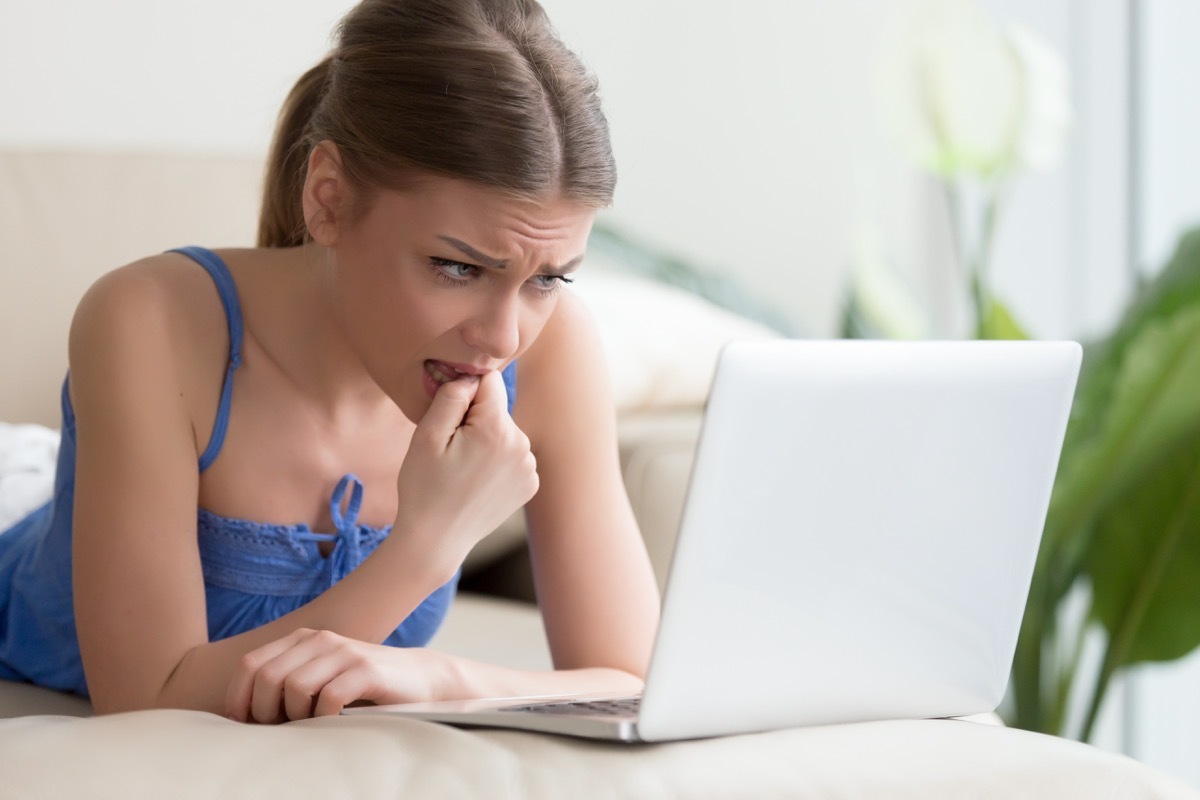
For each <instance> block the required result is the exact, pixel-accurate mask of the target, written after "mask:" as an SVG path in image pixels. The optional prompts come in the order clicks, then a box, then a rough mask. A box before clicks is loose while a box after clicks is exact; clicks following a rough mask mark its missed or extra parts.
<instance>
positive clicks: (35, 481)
mask: <svg viewBox="0 0 1200 800" xmlns="http://www.w3.org/2000/svg"><path fill="white" fill-rule="evenodd" d="M58 443H59V433H58V431H54V430H50V429H49V428H44V427H42V426H41V425H10V424H8V423H5V422H0V533H2V532H4V531H6V530H8V529H9V527H10V526H11V525H12V524H13V523H14V522H16V521H17V520H19V519H21V518H22V517H24V516H25V515H26V514H28V513H29V512H30V511H33V510H34V509H35V508H37V507H38V506H40V505H42V504H43V503H45V502H46V501H47V500H49V499H50V495H51V494H52V493H53V491H54V465H55V461H56V460H57V458H58Z"/></svg>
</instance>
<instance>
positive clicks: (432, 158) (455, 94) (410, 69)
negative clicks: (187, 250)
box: [258, 0, 617, 247]
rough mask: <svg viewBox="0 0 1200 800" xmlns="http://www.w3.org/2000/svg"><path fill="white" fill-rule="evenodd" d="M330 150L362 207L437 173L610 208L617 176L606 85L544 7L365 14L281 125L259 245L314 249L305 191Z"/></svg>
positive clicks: (419, 2) (367, 7)
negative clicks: (322, 152)
mask: <svg viewBox="0 0 1200 800" xmlns="http://www.w3.org/2000/svg"><path fill="white" fill-rule="evenodd" d="M322 141H329V142H332V143H333V144H334V145H336V146H337V148H338V152H339V153H340V154H341V159H342V169H343V171H344V173H345V175H346V179H347V182H348V183H349V185H350V186H351V188H353V189H354V190H355V191H356V192H357V193H361V194H360V195H359V197H360V198H367V197H369V196H370V193H371V192H372V191H373V190H376V189H380V188H391V189H395V188H399V187H401V186H403V185H405V183H406V182H407V181H408V180H409V178H410V176H412V175H416V174H430V175H440V176H445V177H450V178H456V179H459V180H464V181H468V182H471V183H475V184H478V185H481V186H489V187H495V188H497V189H500V190H503V191H507V192H510V193H513V194H515V195H517V196H520V197H523V198H546V197H551V196H554V195H557V194H562V195H565V197H566V198H568V199H570V200H571V201H573V202H576V203H579V204H582V205H584V206H587V207H589V208H603V207H604V206H607V205H608V204H609V203H611V202H612V196H613V188H614V186H615V184H616V177H617V176H616V166H615V164H614V163H613V157H612V146H611V144H610V142H609V135H608V123H607V121H606V120H605V118H604V114H603V113H602V112H601V110H600V98H599V92H598V87H597V86H596V81H595V78H593V77H592V76H591V74H590V73H588V71H587V69H586V68H585V67H584V66H583V64H582V63H581V62H580V61H579V59H578V58H577V57H576V56H575V55H574V54H573V53H572V52H571V51H570V50H568V49H567V47H566V45H564V44H563V43H562V41H560V40H559V39H558V37H557V36H556V35H555V33H554V31H553V29H552V28H551V27H550V24H549V21H548V20H547V19H546V15H545V12H544V11H543V10H542V7H541V6H540V5H539V4H538V3H537V1H536V0H361V1H360V2H359V3H358V5H356V6H354V8H352V9H351V10H350V11H349V12H348V13H347V15H346V17H345V18H344V19H343V20H342V22H341V23H340V24H339V26H338V31H337V42H336V44H335V46H334V48H333V51H332V52H331V54H330V55H329V56H328V57H326V58H325V60H324V61H322V62H321V63H320V64H317V66H315V67H313V68H312V69H310V70H309V71H308V72H306V73H305V74H304V76H303V77H301V78H300V80H299V81H298V82H297V83H296V86H295V87H294V88H293V89H292V91H291V93H290V94H289V95H288V98H287V101H286V102H285V103H284V106H283V110H282V111H281V112H280V114H279V122H278V124H277V126H276V129H275V138H274V141H273V142H272V143H271V150H270V153H269V157H268V161H267V169H266V180H265V183H264V187H263V205H262V212H261V214H260V216H259V223H258V246H259V247H299V246H301V245H303V244H305V242H306V241H307V238H308V237H307V234H308V228H307V225H306V224H305V220H304V214H303V209H302V205H301V192H302V190H303V188H304V179H305V173H306V171H307V167H308V158H309V154H310V153H311V151H312V148H313V147H314V146H315V145H316V144H318V143H319V142H322ZM365 207H366V204H362V205H360V206H357V208H358V210H360V211H361V210H362V209H363V208H365Z"/></svg>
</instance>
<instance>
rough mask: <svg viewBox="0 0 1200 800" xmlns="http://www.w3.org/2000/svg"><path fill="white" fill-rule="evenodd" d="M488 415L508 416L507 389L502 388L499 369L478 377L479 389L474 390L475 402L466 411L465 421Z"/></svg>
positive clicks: (468, 421)
mask: <svg viewBox="0 0 1200 800" xmlns="http://www.w3.org/2000/svg"><path fill="white" fill-rule="evenodd" d="M489 415H504V416H508V391H507V390H506V389H505V388H504V378H503V377H502V376H501V375H500V373H499V371H497V370H492V371H491V372H487V373H484V374H483V375H481V376H480V378H479V390H478V391H477V392H475V402H473V403H471V407H470V409H469V410H468V411H467V419H466V421H467V423H470V422H471V420H472V419H474V418H477V417H482V416H489Z"/></svg>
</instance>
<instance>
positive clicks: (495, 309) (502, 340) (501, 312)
mask: <svg viewBox="0 0 1200 800" xmlns="http://www.w3.org/2000/svg"><path fill="white" fill-rule="evenodd" d="M463 338H464V339H466V341H467V344H469V345H470V346H471V347H473V348H475V349H477V350H479V351H480V352H482V353H484V354H486V355H488V356H490V357H491V358H495V359H507V358H511V357H512V356H513V355H515V354H516V352H517V348H518V347H519V346H520V342H521V336H520V298H519V297H518V296H516V295H515V294H514V295H510V294H505V295H503V296H501V297H497V296H492V297H489V298H487V300H486V301H485V302H484V304H483V305H482V307H481V308H480V309H479V311H478V313H477V314H476V315H475V316H474V318H472V319H471V320H470V321H469V322H468V323H467V325H466V326H465V327H464V329H463Z"/></svg>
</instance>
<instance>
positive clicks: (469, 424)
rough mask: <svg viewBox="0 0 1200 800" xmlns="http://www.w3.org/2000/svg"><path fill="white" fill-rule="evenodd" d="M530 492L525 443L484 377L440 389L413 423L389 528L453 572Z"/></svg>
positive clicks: (499, 385)
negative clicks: (422, 545) (425, 545)
mask: <svg viewBox="0 0 1200 800" xmlns="http://www.w3.org/2000/svg"><path fill="white" fill-rule="evenodd" d="M537 490H538V475H537V461H536V460H535V459H534V456H533V453H532V452H531V451H530V448H529V438H528V437H527V436H526V435H525V434H524V433H523V432H522V431H521V429H520V428H518V427H517V425H516V423H514V422H513V420H512V417H511V416H510V415H509V413H508V404H507V395H506V393H505V390H504V380H503V378H501V376H500V373H499V372H496V371H492V372H489V373H487V374H485V375H483V376H481V377H480V378H478V379H477V380H476V379H468V378H459V379H457V380H454V381H451V382H449V383H446V384H443V385H442V387H441V388H439V389H438V392H437V395H436V396H435V397H434V398H433V403H432V404H431V405H430V407H429V411H427V412H426V414H425V416H424V417H423V418H422V419H421V422H420V424H418V425H417V429H416V432H415V433H414V434H413V438H412V442H411V444H410V445H409V450H408V455H407V456H406V457H405V459H404V464H403V465H402V466H401V468H400V475H399V477H398V478H397V492H398V495H399V514H398V517H397V520H396V526H395V530H397V531H406V532H407V533H408V534H409V535H416V536H427V537H430V543H431V546H432V547H436V548H438V549H439V550H442V552H444V553H446V557H447V559H448V563H452V564H453V567H457V565H458V564H459V563H460V562H461V561H462V559H463V558H465V557H466V554H467V552H468V551H469V550H470V549H471V548H472V547H473V546H474V545H475V544H476V543H477V542H478V541H479V540H480V539H482V538H483V537H484V536H486V535H487V534H489V533H491V532H492V531H493V530H495V529H496V528H497V527H498V526H499V525H500V523H502V522H503V521H504V520H505V519H507V518H508V516H509V515H510V514H512V513H513V512H514V511H515V510H516V509H518V508H520V507H521V506H522V505H524V504H525V503H526V502H528V501H529V499H530V498H531V497H533V496H534V494H536V493H537Z"/></svg>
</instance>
